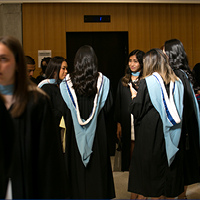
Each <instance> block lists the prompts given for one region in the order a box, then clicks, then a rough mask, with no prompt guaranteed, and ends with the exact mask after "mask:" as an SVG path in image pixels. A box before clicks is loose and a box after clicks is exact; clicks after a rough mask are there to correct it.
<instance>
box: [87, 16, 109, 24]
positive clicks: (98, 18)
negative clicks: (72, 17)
mask: <svg viewBox="0 0 200 200" xmlns="http://www.w3.org/2000/svg"><path fill="white" fill-rule="evenodd" d="M84 22H85V23H87V22H90V23H91V22H94V23H96V22H110V15H84Z"/></svg>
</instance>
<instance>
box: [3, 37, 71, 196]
mask: <svg viewBox="0 0 200 200" xmlns="http://www.w3.org/2000/svg"><path fill="white" fill-rule="evenodd" d="M0 64H1V68H0V85H1V94H2V96H3V98H4V104H5V107H6V109H7V110H8V111H9V112H10V114H11V116H12V121H13V124H14V135H15V137H14V144H13V147H11V148H13V159H12V161H11V164H10V169H9V178H10V183H11V185H12V197H10V198H13V199H53V198H58V199H64V198H67V194H66V191H67V188H68V187H67V186H66V183H67V182H66V175H65V174H66V173H65V168H64V160H63V153H62V148H61V145H60V141H59V140H60V138H59V136H58V134H57V132H56V127H55V121H54V118H53V112H52V108H51V105H50V101H49V97H48V96H47V95H46V93H44V92H43V91H42V90H41V89H39V88H38V87H36V86H35V84H34V83H32V82H31V81H30V79H29V78H28V76H27V68H26V62H25V56H24V52H23V48H22V46H21V44H20V42H19V41H18V40H17V39H15V38H14V37H10V36H4V37H1V38H0Z"/></svg>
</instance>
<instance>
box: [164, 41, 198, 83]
mask: <svg viewBox="0 0 200 200" xmlns="http://www.w3.org/2000/svg"><path fill="white" fill-rule="evenodd" d="M164 51H165V53H166V55H167V56H168V58H169V64H170V66H171V68H172V69H173V70H174V69H181V70H183V71H184V72H185V73H186V74H187V76H188V79H189V80H190V82H191V83H192V85H194V83H195V78H194V75H193V73H192V71H191V70H190V67H189V65H188V58H187V54H186V52H185V49H184V47H183V44H182V42H181V41H180V40H178V39H171V40H168V41H166V42H165V44H164Z"/></svg>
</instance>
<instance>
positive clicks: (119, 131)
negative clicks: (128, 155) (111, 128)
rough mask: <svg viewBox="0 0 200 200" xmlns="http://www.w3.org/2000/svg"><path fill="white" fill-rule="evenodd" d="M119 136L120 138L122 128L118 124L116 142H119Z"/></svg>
mask: <svg viewBox="0 0 200 200" xmlns="http://www.w3.org/2000/svg"><path fill="white" fill-rule="evenodd" d="M121 136H122V127H121V124H120V123H117V138H118V140H120V138H121Z"/></svg>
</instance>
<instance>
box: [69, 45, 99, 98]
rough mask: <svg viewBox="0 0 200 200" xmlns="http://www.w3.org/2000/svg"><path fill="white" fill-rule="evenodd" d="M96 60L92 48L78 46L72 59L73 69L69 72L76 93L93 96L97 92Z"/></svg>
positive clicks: (97, 74)
mask: <svg viewBox="0 0 200 200" xmlns="http://www.w3.org/2000/svg"><path fill="white" fill-rule="evenodd" d="M98 76H99V73H98V61H97V57H96V54H95V52H94V50H93V48H92V47H91V46H89V45H84V46H82V47H80V48H79V49H78V51H77V53H76V56H75V59H74V71H73V72H72V73H71V74H70V78H71V81H72V83H73V88H74V90H75V92H76V94H77V95H81V96H87V97H88V96H93V95H95V94H96V93H97V79H98Z"/></svg>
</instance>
